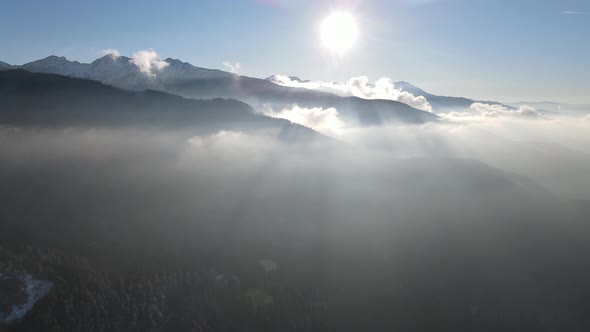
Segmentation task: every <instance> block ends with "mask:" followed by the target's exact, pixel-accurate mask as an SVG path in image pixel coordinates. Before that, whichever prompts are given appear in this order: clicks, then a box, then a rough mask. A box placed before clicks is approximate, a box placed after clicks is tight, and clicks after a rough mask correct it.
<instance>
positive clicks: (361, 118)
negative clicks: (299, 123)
mask: <svg viewBox="0 0 590 332" xmlns="http://www.w3.org/2000/svg"><path fill="white" fill-rule="evenodd" d="M163 61H164V62H165V63H166V66H165V67H164V68H162V69H159V70H154V72H153V75H150V74H146V73H145V72H143V71H141V70H140V68H139V67H138V66H136V65H135V64H134V63H133V59H131V58H128V57H124V56H115V55H106V56H104V57H102V58H100V59H97V60H95V61H94V62H92V63H90V64H81V63H79V62H76V61H68V60H67V59H65V58H63V57H57V56H50V57H47V58H45V59H42V60H38V61H34V62H31V63H27V64H25V65H23V66H22V68H24V69H27V70H29V71H33V72H42V73H55V74H61V75H66V76H72V77H78V78H87V79H92V80H96V81H100V82H103V83H105V84H109V85H113V86H115V87H119V88H122V89H127V90H145V89H153V90H159V91H165V92H170V93H173V94H178V95H181V96H183V97H187V98H232V99H238V100H241V101H244V102H247V103H250V104H251V105H254V106H255V107H262V106H263V105H269V106H271V107H273V109H275V110H280V109H282V108H284V107H290V106H291V105H293V104H297V105H299V106H300V107H322V108H330V107H334V108H336V109H337V110H338V112H339V114H340V117H341V118H342V119H343V120H344V121H346V122H347V123H349V124H352V125H378V124H383V123H387V122H402V123H425V122H429V121H437V120H438V117H437V116H436V115H434V114H432V113H429V112H424V111H421V110H417V109H415V108H412V107H410V106H408V105H406V104H403V103H400V102H396V101H391V100H366V99H361V98H357V97H340V96H337V95H334V94H330V93H325V92H320V91H314V90H309V89H302V88H291V87H284V86H280V85H276V84H274V83H271V82H269V81H267V80H263V79H258V78H253V77H247V76H240V75H237V74H232V73H228V72H224V71H221V70H213V69H206V68H199V67H196V66H193V65H191V64H189V63H186V62H182V61H180V60H177V59H171V58H168V59H166V60H163Z"/></svg>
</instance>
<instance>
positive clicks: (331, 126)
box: [263, 104, 344, 136]
mask: <svg viewBox="0 0 590 332" xmlns="http://www.w3.org/2000/svg"><path fill="white" fill-rule="evenodd" d="M263 113H264V115H266V116H270V117H273V118H279V119H285V120H289V121H291V122H293V123H297V124H300V125H302V126H305V127H308V128H311V129H313V130H315V131H318V132H320V133H322V134H324V135H327V136H338V135H339V132H340V131H341V130H342V129H343V128H344V122H343V121H342V120H341V119H340V117H339V116H338V110H336V108H333V107H330V108H322V107H314V108H305V107H299V106H298V105H297V104H294V105H291V106H290V107H287V108H283V109H282V110H280V111H274V110H273V109H272V107H271V106H270V105H265V106H264V107H263Z"/></svg>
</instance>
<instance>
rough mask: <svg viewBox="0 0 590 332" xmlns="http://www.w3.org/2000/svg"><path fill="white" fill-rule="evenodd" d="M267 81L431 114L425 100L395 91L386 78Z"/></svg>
mask: <svg viewBox="0 0 590 332" xmlns="http://www.w3.org/2000/svg"><path fill="white" fill-rule="evenodd" d="M269 80H270V81H271V82H273V83H275V84H278V85H283V86H289V87H296V88H305V89H311V90H319V91H324V92H330V93H334V94H337V95H340V96H355V97H359V98H363V99H385V100H393V101H399V102H401V103H404V104H407V105H410V106H412V107H414V108H417V109H419V110H423V111H428V112H432V106H430V104H429V103H428V100H426V98H424V97H423V96H414V95H413V94H411V93H409V92H407V91H402V90H401V89H397V88H396V87H395V85H394V83H393V81H392V80H391V79H389V78H386V77H383V78H380V79H379V80H377V81H376V82H375V83H374V84H371V83H370V82H369V78H368V77H366V76H359V77H353V78H351V79H349V80H348V81H347V82H346V83H338V82H323V81H301V80H298V79H293V78H291V77H289V76H284V75H274V76H272V77H270V78H269Z"/></svg>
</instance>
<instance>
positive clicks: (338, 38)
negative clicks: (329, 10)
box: [320, 13, 359, 55]
mask: <svg viewBox="0 0 590 332" xmlns="http://www.w3.org/2000/svg"><path fill="white" fill-rule="evenodd" d="M358 36H359V29H358V25H357V23H356V20H355V18H354V17H353V16H352V15H351V14H349V13H333V14H331V15H330V16H328V17H326V18H325V19H324V20H323V21H322V24H321V27H320V39H321V41H322V44H323V45H324V47H326V48H327V49H328V50H330V51H332V52H334V53H337V54H340V55H341V54H343V53H345V52H346V51H348V50H350V49H351V48H352V47H353V46H354V44H355V42H356V41H357V39H358Z"/></svg>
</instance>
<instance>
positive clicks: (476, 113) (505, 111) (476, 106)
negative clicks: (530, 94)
mask: <svg viewBox="0 0 590 332" xmlns="http://www.w3.org/2000/svg"><path fill="white" fill-rule="evenodd" d="M469 108H470V111H467V112H465V111H451V112H448V113H441V114H439V116H441V117H443V118H445V119H447V120H457V121H471V120H475V119H483V118H488V119H489V118H499V117H513V118H519V117H520V118H528V119H549V118H548V117H546V116H544V115H543V114H541V113H539V112H537V110H536V109H535V108H533V107H530V106H528V105H522V106H520V107H518V108H517V109H509V108H508V107H506V106H504V105H500V104H487V103H479V102H478V103H473V104H471V106H470V107H469Z"/></svg>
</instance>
